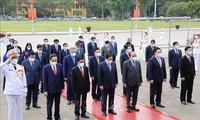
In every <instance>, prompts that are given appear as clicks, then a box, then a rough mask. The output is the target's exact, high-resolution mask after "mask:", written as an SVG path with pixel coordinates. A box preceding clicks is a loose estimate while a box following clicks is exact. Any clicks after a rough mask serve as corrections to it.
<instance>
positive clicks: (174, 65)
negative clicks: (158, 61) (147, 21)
mask: <svg viewBox="0 0 200 120" xmlns="http://www.w3.org/2000/svg"><path fill="white" fill-rule="evenodd" d="M178 47H179V43H178V42H174V43H173V49H171V50H169V53H168V62H169V69H170V81H169V83H170V85H171V88H172V89H173V88H174V87H175V88H179V87H178V86H177V79H178V73H179V62H180V59H181V58H182V52H181V50H180V49H178Z"/></svg>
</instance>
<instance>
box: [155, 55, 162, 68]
mask: <svg viewBox="0 0 200 120" xmlns="http://www.w3.org/2000/svg"><path fill="white" fill-rule="evenodd" d="M160 60H161V62H162V59H161V58H160ZM155 61H156V63H157V66H158V67H159V68H161V67H160V64H159V62H158V59H157V58H156V57H155Z"/></svg>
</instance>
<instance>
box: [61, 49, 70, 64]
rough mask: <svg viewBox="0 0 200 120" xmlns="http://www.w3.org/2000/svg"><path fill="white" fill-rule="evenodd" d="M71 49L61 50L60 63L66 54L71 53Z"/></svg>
mask: <svg viewBox="0 0 200 120" xmlns="http://www.w3.org/2000/svg"><path fill="white" fill-rule="evenodd" d="M69 54H70V53H69V49H67V51H66V52H65V51H64V49H62V50H61V51H59V63H61V64H63V59H64V57H65V56H67V55H69Z"/></svg>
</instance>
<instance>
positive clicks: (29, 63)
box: [27, 59, 34, 71]
mask: <svg viewBox="0 0 200 120" xmlns="http://www.w3.org/2000/svg"><path fill="white" fill-rule="evenodd" d="M27 62H28V65H29V67H30V68H31V70H32V71H33V68H32V65H31V62H30V61H29V60H28V59H27ZM33 64H34V63H33ZM33 67H34V66H33Z"/></svg>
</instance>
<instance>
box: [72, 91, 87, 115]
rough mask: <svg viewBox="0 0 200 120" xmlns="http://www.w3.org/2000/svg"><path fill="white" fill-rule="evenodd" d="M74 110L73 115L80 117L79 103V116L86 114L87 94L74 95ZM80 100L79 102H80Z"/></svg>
mask: <svg viewBox="0 0 200 120" xmlns="http://www.w3.org/2000/svg"><path fill="white" fill-rule="evenodd" d="M74 97H75V110H74V114H75V115H77V116H79V115H80V112H79V111H80V103H81V114H82V115H84V114H85V113H86V98H87V93H83V94H76V95H75V96H74ZM80 99H81V101H80Z"/></svg>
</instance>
